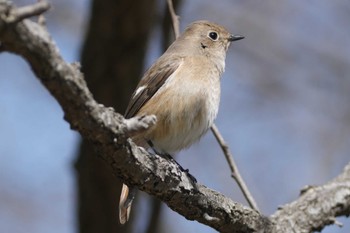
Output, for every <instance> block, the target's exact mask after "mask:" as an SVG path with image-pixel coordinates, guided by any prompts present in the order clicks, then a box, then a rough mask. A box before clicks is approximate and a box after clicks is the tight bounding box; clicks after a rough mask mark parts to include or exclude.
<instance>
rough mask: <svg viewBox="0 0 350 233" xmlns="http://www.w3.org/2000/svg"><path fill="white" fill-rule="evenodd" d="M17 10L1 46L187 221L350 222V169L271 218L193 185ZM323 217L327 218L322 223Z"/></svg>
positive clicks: (225, 227)
mask: <svg viewBox="0 0 350 233" xmlns="http://www.w3.org/2000/svg"><path fill="white" fill-rule="evenodd" d="M13 10H15V8H14V7H13V6H12V5H11V4H10V3H9V2H8V1H5V0H0V41H1V45H2V47H3V48H4V50H5V51H8V52H12V53H16V54H18V55H20V56H22V57H23V58H25V60H26V61H27V62H28V63H29V65H30V66H31V68H32V69H33V72H34V73H35V74H36V76H37V77H38V78H39V79H40V81H41V82H42V83H43V85H44V86H45V87H46V88H47V89H48V90H49V91H50V93H51V94H52V95H53V96H54V97H55V98H56V99H57V101H58V102H59V104H60V105H61V107H62V108H63V110H64V114H65V116H64V117H65V119H66V120H67V121H68V122H69V124H70V126H71V128H72V129H75V130H77V131H79V132H80V134H81V135H82V137H83V138H85V139H87V140H89V141H91V142H92V143H93V145H94V147H95V149H96V150H97V152H98V154H99V155H100V157H101V158H102V159H103V160H105V161H106V162H107V164H108V165H109V166H110V167H111V168H112V172H113V174H114V175H116V176H118V177H120V178H122V179H123V180H124V182H125V183H126V184H128V185H134V186H137V187H138V188H139V189H140V190H142V191H145V192H147V193H149V194H151V195H153V196H156V197H157V198H159V199H160V200H162V201H163V202H165V203H166V204H167V205H168V206H169V207H170V208H172V209H173V210H174V211H176V212H178V213H179V214H181V215H183V216H184V217H186V218H187V219H189V220H196V221H198V222H201V223H203V224H205V225H208V226H211V227H212V228H214V229H216V230H218V231H220V232H294V229H296V227H297V226H298V227H299V226H300V229H301V231H300V232H310V231H313V230H320V229H322V228H323V227H324V226H325V225H327V224H331V223H332V222H334V218H335V217H336V216H341V215H345V216H349V214H350V165H348V166H347V167H346V168H345V169H344V172H343V173H342V174H340V175H339V176H338V177H337V178H335V179H334V180H332V181H330V182H329V183H327V184H325V185H324V186H320V187H312V188H309V189H308V190H306V191H305V192H304V193H303V194H302V195H301V197H300V198H299V199H298V200H296V201H295V202H292V203H291V204H288V205H286V206H284V207H283V208H282V209H280V210H278V211H277V212H276V213H275V214H274V215H272V216H271V217H270V218H268V217H265V216H263V215H261V214H260V213H258V212H257V211H255V210H253V209H251V208H248V207H245V206H243V205H241V204H239V203H235V202H234V201H232V200H231V199H229V198H227V197H225V196H224V195H222V194H220V193H218V192H216V191H214V190H211V189H209V188H207V187H205V186H204V185H202V184H199V183H197V184H193V183H192V182H191V179H190V178H189V177H188V176H187V174H186V173H185V172H183V171H182V170H181V169H179V167H178V165H177V164H175V163H172V162H171V161H169V160H166V159H164V158H162V157H160V156H158V155H155V154H149V153H148V152H146V151H145V150H144V149H142V148H140V147H137V146H136V145H135V144H134V143H133V142H132V141H131V140H130V139H128V137H127V134H128V130H129V127H128V123H127V122H126V121H125V119H124V118H123V117H122V116H121V115H120V114H118V113H116V112H115V111H114V110H113V109H112V108H106V107H104V106H103V105H101V104H99V103H97V102H96V101H95V100H94V99H93V97H92V95H91V93H90V91H89V90H88V88H87V86H86V83H85V81H84V76H83V74H82V73H81V72H80V71H79V69H78V67H77V66H76V65H72V64H68V63H66V62H65V61H64V60H63V59H62V57H61V55H60V54H59V52H58V49H57V47H56V46H55V43H54V42H53V41H52V39H51V37H50V35H49V34H48V33H47V31H46V29H45V28H43V27H42V26H41V25H39V24H37V23H35V22H32V21H30V20H23V21H18V22H13V21H9V18H8V17H9V15H11V14H9V12H10V13H11V11H13ZM140 120H141V122H140V121H136V123H135V124H139V123H140V125H139V126H141V128H142V127H143V126H142V124H144V123H147V121H146V122H145V121H142V119H140ZM146 120H150V119H146ZM148 122H152V120H150V121H148ZM129 126H130V125H129ZM132 126H133V128H139V127H137V126H136V127H135V125H132ZM299 213H302V215H301V214H299ZM320 214H322V215H321V216H322V217H321V218H322V220H319V219H318V217H317V216H319V215H320ZM298 232H299V231H298Z"/></svg>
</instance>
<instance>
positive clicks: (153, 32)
mask: <svg viewBox="0 0 350 233" xmlns="http://www.w3.org/2000/svg"><path fill="white" fill-rule="evenodd" d="M33 2H34V0H31V1H30V0H15V1H14V3H15V4H17V5H24V4H29V3H33ZM175 3H176V4H175V5H176V8H177V14H178V15H180V22H181V30H183V29H184V27H185V26H186V25H187V24H189V23H191V22H192V21H194V20H198V19H207V20H211V21H214V22H217V23H219V24H222V25H224V26H226V27H227V28H228V29H229V30H230V31H231V32H232V33H237V34H242V35H244V36H246V38H245V39H244V40H242V41H239V42H235V43H233V44H232V46H231V48H230V50H229V52H228V55H227V59H226V72H225V74H224V76H223V79H222V99H221V106H220V112H219V115H218V118H217V120H216V124H217V126H218V128H219V129H220V130H221V133H222V134H223V136H224V138H225V139H226V141H227V143H228V145H229V146H230V149H231V150H232V151H233V153H234V156H235V159H236V161H237V163H238V166H239V168H240V171H241V173H242V175H243V177H244V179H245V181H246V182H247V185H248V187H249V188H250V190H251V192H252V194H253V196H254V197H255V199H256V201H257V203H258V205H259V206H260V208H261V211H262V213H264V214H265V215H270V214H272V213H274V212H275V210H276V208H277V207H278V206H280V205H283V204H285V203H288V202H291V201H293V200H295V199H296V198H297V197H298V195H299V191H300V189H301V188H302V187H304V186H305V185H321V184H323V183H325V182H327V181H328V180H330V179H332V178H333V177H335V176H336V175H337V174H339V173H340V172H341V171H342V169H343V167H344V166H345V165H346V164H347V163H349V162H350V42H349V40H350V28H349V22H350V2H349V1H346V0H334V1H319V0H310V1H303V0H281V1H253V0H244V1H242V0H220V1H210V0H191V1H186V0H182V1H176V2H175ZM51 4H52V9H51V10H50V11H49V12H48V13H47V14H46V20H47V27H48V30H49V32H50V33H51V35H52V37H53V39H54V40H55V41H56V43H57V46H58V47H59V49H60V52H61V54H62V56H63V57H64V59H65V60H67V61H68V62H75V61H80V62H81V63H82V70H83V72H84V73H85V74H86V78H87V80H88V84H89V87H90V88H91V90H92V91H93V93H94V95H95V97H96V98H97V99H98V100H99V101H100V102H102V103H104V104H105V105H107V106H114V107H115V109H116V110H117V111H119V112H121V113H122V112H123V111H124V109H125V106H126V104H127V101H128V99H129V97H130V95H131V92H132V91H133V89H134V87H135V86H136V83H137V82H138V79H139V78H140V77H141V75H142V73H143V71H144V70H145V69H146V68H147V67H148V66H149V65H150V64H152V63H153V62H154V61H155V59H157V57H159V56H160V54H161V53H162V51H164V48H165V47H166V46H167V44H168V42H169V41H171V40H172V39H173V37H172V33H171V31H172V28H171V26H170V25H171V24H170V21H169V18H168V16H167V14H166V12H167V8H166V4H165V1H161V0H147V1H140V3H135V1H128V0H94V1H93V0H91V1H89V0H75V1H69V0H60V1H58V0H52V1H51ZM0 71H1V72H0V109H1V114H0V207H1V208H0V232H4V233H5V232H16V233H22V232H23V233H24V232H26V233H28V232H35V233H44V232H45V233H47V232H50V233H56V232H57V233H58V232H60V233H62V232H67V233H73V232H84V233H85V232H174V233H177V232H215V231H214V230H213V229H211V228H209V227H206V226H203V225H202V224H199V223H198V222H193V221H187V220H186V219H185V218H184V217H182V216H180V215H179V214H177V213H175V212H173V211H172V210H170V209H169V208H168V207H166V206H165V205H163V204H161V205H159V204H157V203H156V202H155V201H154V200H151V199H150V198H149V197H148V196H147V195H146V194H141V195H139V198H138V203H137V205H136V208H135V209H134V210H133V212H132V215H133V219H132V222H133V223H134V224H129V225H128V226H126V227H123V228H120V226H119V225H118V224H117V202H118V199H119V190H120V181H119V180H118V179H117V178H115V177H113V176H112V175H111V172H110V171H109V170H108V169H109V168H108V166H106V165H105V164H104V162H103V161H100V159H99V158H97V157H96V155H94V154H93V153H92V151H91V148H90V147H89V145H88V143H86V142H83V143H82V142H81V139H80V137H79V135H78V134H77V133H76V132H74V131H71V130H70V128H69V125H68V124H67V123H66V122H65V121H64V120H63V112H62V109H61V108H60V106H59V105H58V104H57V102H56V101H55V100H54V99H53V98H52V97H51V95H50V94H49V93H48V92H47V91H46V89H45V88H44V87H43V86H42V85H41V84H40V82H39V81H38V80H37V79H36V78H35V77H34V75H33V73H32V71H31V70H30V67H29V66H28V64H27V63H26V62H25V61H24V60H23V59H22V58H20V57H18V56H15V55H12V54H8V53H2V54H1V55H0ZM177 160H178V161H179V163H180V164H182V166H183V167H185V168H188V169H189V170H190V171H191V174H193V175H194V176H195V177H196V178H197V180H198V181H199V182H200V183H203V184H205V185H206V186H208V187H210V188H212V189H215V190H217V191H219V192H222V193H223V194H225V195H227V196H229V197H230V198H232V199H233V200H235V201H237V202H241V203H244V204H246V201H245V200H244V198H243V196H242V194H241V193H240V191H239V190H238V188H237V185H236V184H235V182H234V181H233V180H232V179H231V177H230V171H229V168H228V165H227V163H226V161H225V159H224V156H223V154H222V152H221V150H220V148H219V147H218V145H217V143H216V141H215V139H214V137H213V136H212V134H211V133H208V134H207V135H206V136H205V137H204V138H203V139H202V140H201V141H200V142H199V143H198V144H196V145H194V146H192V147H191V148H190V149H188V150H186V151H183V152H181V153H180V154H179V155H178V156H177ZM150 206H153V212H150ZM159 206H160V207H159ZM150 221H151V222H150ZM338 221H340V222H342V223H343V224H344V226H343V228H339V227H337V226H330V227H326V228H325V229H324V230H323V231H322V232H335V233H345V232H349V231H350V219H346V218H339V219H338Z"/></svg>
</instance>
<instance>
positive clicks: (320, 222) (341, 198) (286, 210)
mask: <svg viewBox="0 0 350 233" xmlns="http://www.w3.org/2000/svg"><path fill="white" fill-rule="evenodd" d="M349 215H350V164H348V165H347V166H346V167H345V168H344V171H343V173H341V174H340V175H339V176H338V177H336V178H335V179H333V180H331V181H330V182H328V183H327V184H325V185H322V186H318V187H314V186H308V187H307V188H305V189H304V190H302V192H301V196H300V197H299V198H298V199H297V200H296V201H294V202H292V203H289V204H287V205H285V206H282V207H281V208H280V209H279V210H278V211H276V213H274V214H273V215H272V216H271V219H272V221H274V222H275V223H276V224H275V229H274V232H301V233H303V232H314V231H321V230H322V229H323V228H324V227H325V226H327V225H330V224H334V223H335V217H338V216H349Z"/></svg>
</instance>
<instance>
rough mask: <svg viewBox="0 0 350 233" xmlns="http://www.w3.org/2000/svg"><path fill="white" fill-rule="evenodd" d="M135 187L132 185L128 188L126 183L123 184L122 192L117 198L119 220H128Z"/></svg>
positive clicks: (122, 221) (122, 222)
mask: <svg viewBox="0 0 350 233" xmlns="http://www.w3.org/2000/svg"><path fill="white" fill-rule="evenodd" d="M135 192H136V189H135V188H134V187H132V188H129V187H128V186H127V185H126V184H123V188H122V192H121V194H120V200H119V222H120V223H121V224H125V223H126V222H127V221H128V220H129V215H130V210H131V205H132V201H133V200H134V198H135Z"/></svg>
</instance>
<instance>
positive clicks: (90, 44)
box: [76, 0, 156, 233]
mask: <svg viewBox="0 0 350 233" xmlns="http://www.w3.org/2000/svg"><path fill="white" fill-rule="evenodd" d="M155 9H156V4H155V1H154V0H147V1H138V2H137V3H136V2H135V1H128V0H93V1H92V7H91V16H90V17H91V18H90V22H89V25H88V31H87V34H86V39H85V43H84V45H83V49H82V55H81V61H82V62H81V63H82V70H83V72H84V74H85V77H86V81H87V83H88V86H89V88H90V90H91V91H92V93H93V94H94V96H95V98H96V99H97V100H98V101H99V102H101V103H103V104H104V105H106V106H111V107H114V108H115V109H116V111H117V112H120V113H123V112H124V110H125V108H126V105H127V103H128V100H129V98H130V96H131V93H132V91H133V89H134V88H135V86H136V84H137V82H138V80H139V78H140V77H141V72H142V68H143V62H144V57H145V51H146V46H147V42H148V37H149V34H150V31H151V28H152V23H153V21H154V18H155V17H154V15H155ZM76 169H77V186H78V200H77V201H78V215H79V217H78V221H79V231H80V232H82V233H100V232H104V233H108V232H113V233H116V232H130V227H129V226H131V224H129V225H128V224H127V225H126V226H121V225H119V224H118V211H117V210H118V201H119V194H120V188H121V181H120V180H118V179H117V178H115V177H114V176H112V175H111V174H112V173H111V171H110V170H109V168H108V165H107V164H106V163H105V162H104V161H103V160H101V159H100V158H98V157H97V156H96V154H95V153H94V151H93V149H92V146H91V145H89V143H88V142H86V141H83V142H82V144H81V147H80V153H79V156H78V160H77V162H76Z"/></svg>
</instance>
